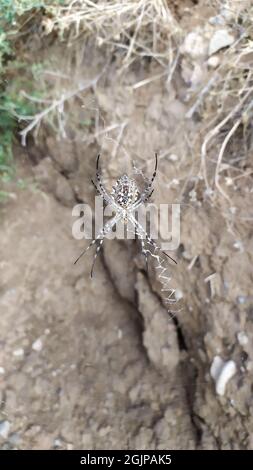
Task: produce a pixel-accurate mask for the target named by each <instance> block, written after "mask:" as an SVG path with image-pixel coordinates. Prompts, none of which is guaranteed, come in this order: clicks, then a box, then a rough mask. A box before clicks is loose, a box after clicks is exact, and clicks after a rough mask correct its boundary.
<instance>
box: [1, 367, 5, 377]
mask: <svg viewBox="0 0 253 470" xmlns="http://www.w3.org/2000/svg"><path fill="white" fill-rule="evenodd" d="M4 373H5V368H4V367H0V374H1V375H3V374H4Z"/></svg>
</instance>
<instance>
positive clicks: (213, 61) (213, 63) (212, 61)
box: [207, 55, 220, 69]
mask: <svg viewBox="0 0 253 470" xmlns="http://www.w3.org/2000/svg"><path fill="white" fill-rule="evenodd" d="M207 65H208V67H210V68H211V69H216V68H217V67H218V65H220V58H219V57H218V56H217V55H212V56H211V57H209V59H208V61H207Z"/></svg>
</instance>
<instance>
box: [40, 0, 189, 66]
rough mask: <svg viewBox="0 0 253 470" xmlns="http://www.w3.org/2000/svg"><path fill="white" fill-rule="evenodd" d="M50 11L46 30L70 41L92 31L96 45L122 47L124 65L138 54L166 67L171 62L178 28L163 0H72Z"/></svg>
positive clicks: (178, 33) (179, 31) (173, 57)
mask: <svg viewBox="0 0 253 470" xmlns="http://www.w3.org/2000/svg"><path fill="white" fill-rule="evenodd" d="M51 14H52V19H49V20H48V22H47V28H48V31H51V30H52V29H54V28H56V29H57V30H58V31H59V32H60V34H61V36H62V37H67V38H68V41H69V42H72V41H74V40H76V39H77V38H79V37H80V36H82V35H86V36H87V35H95V36H96V40H97V44H98V46H102V45H104V44H106V45H107V46H111V47H112V49H113V50H117V51H121V53H122V58H123V60H122V66H123V67H124V68H125V67H128V66H129V65H130V64H132V63H133V62H134V61H135V60H136V59H137V58H141V57H152V59H154V60H156V61H157V62H158V63H159V64H160V65H162V66H163V67H165V68H168V67H169V66H171V65H172V64H173V62H174V59H175V47H174V41H175V39H177V38H179V37H180V34H181V30H180V27H179V24H178V23H177V21H176V19H175V18H174V17H173V16H172V14H171V11H170V9H169V7H168V4H167V1H166V0H130V1H124V2H121V1H117V0H110V1H103V0H100V1H97V2H92V1H90V0H86V1H80V0H73V1H71V2H70V3H69V4H68V6H62V7H52V8H51Z"/></svg>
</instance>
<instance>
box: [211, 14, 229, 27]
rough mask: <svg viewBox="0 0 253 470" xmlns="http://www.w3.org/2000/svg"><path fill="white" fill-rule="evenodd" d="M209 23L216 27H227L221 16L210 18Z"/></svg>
mask: <svg viewBox="0 0 253 470" xmlns="http://www.w3.org/2000/svg"><path fill="white" fill-rule="evenodd" d="M208 23H210V24H211V25H214V26H217V25H218V26H224V25H225V19H224V18H223V17H222V16H221V15H217V16H212V17H211V18H209V20H208Z"/></svg>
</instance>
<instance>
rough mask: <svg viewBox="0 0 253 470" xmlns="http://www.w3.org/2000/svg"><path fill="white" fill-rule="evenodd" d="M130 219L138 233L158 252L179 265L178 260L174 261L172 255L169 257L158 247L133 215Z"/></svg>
mask: <svg viewBox="0 0 253 470" xmlns="http://www.w3.org/2000/svg"><path fill="white" fill-rule="evenodd" d="M129 219H130V220H131V222H132V223H133V224H134V225H135V226H136V227H137V228H138V231H139V232H140V233H142V234H143V235H145V237H146V238H147V240H148V242H149V243H150V244H151V245H152V246H153V247H154V248H155V249H156V250H158V251H160V252H161V253H163V254H164V255H165V256H167V257H168V258H169V259H171V261H173V262H174V263H175V264H177V262H176V260H174V258H172V257H171V256H170V255H168V254H167V253H165V251H163V250H162V249H161V248H160V246H159V245H157V243H156V242H155V241H154V240H153V239H152V238H150V236H149V235H148V234H147V233H146V232H145V230H144V229H143V228H142V226H141V224H140V223H139V222H137V220H136V219H135V218H134V216H133V215H131V214H130V215H129Z"/></svg>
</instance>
